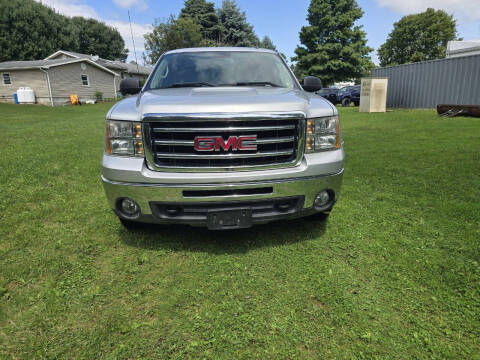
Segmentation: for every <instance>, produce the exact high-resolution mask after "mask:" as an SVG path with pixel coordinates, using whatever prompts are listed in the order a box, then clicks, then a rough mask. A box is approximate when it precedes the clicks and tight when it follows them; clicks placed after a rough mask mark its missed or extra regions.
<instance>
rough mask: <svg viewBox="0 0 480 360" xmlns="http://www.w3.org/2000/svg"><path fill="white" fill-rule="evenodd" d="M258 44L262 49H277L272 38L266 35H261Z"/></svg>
mask: <svg viewBox="0 0 480 360" xmlns="http://www.w3.org/2000/svg"><path fill="white" fill-rule="evenodd" d="M259 46H260V47H261V48H263V49H270V50H275V51H277V47H276V46H275V45H274V44H273V41H272V39H270V38H269V37H268V36H264V37H263V39H262V41H260V45H259Z"/></svg>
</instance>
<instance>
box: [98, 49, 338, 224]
mask: <svg viewBox="0 0 480 360" xmlns="http://www.w3.org/2000/svg"><path fill="white" fill-rule="evenodd" d="M321 87H322V86H321V81H320V80H319V79H317V78H314V77H307V78H305V79H304V81H303V88H302V86H300V84H299V83H298V82H297V80H296V79H295V76H294V75H293V73H292V72H291V71H290V69H289V67H288V66H287V64H286V63H285V61H284V60H283V58H282V57H281V56H280V55H279V54H278V53H276V52H274V51H270V50H263V49H249V48H199V49H184V50H175V51H170V52H167V53H165V54H164V55H162V57H161V58H160V59H159V61H158V63H157V64H156V66H155V69H154V71H153V72H152V74H151V75H150V77H149V79H148V80H147V82H146V84H145V86H144V87H143V89H139V88H138V83H135V81H134V80H132V79H127V80H124V81H123V82H122V84H121V91H122V92H123V93H137V92H139V93H138V95H137V96H132V97H128V98H126V99H124V100H122V101H120V102H118V103H116V104H115V105H114V106H113V107H112V108H111V109H110V110H109V111H108V113H107V117H106V131H105V151H104V155H103V159H102V179H103V184H104V187H105V192H106V195H107V198H108V201H109V203H110V206H111V207H112V209H113V211H114V212H115V214H116V215H117V216H118V217H119V219H120V221H121V222H122V223H123V224H124V225H125V226H126V227H134V226H135V225H136V224H137V223H138V222H146V223H160V224H165V223H179V224H188V225H194V226H207V227H208V228H210V229H232V228H245V227H249V226H252V225H253V224H261V223H267V222H270V221H273V220H279V219H293V218H297V217H301V216H307V215H316V216H317V217H320V218H324V217H326V216H327V215H328V214H329V212H330V210H331V209H332V207H333V206H334V204H335V202H336V201H337V199H338V196H339V193H340V187H341V182H342V174H343V163H344V151H343V140H342V135H341V129H340V121H339V118H338V112H337V110H336V108H335V107H334V106H332V105H331V104H330V103H329V102H327V101H325V100H324V99H322V98H321V97H319V96H316V95H314V94H313V92H314V91H318V90H319V89H321Z"/></svg>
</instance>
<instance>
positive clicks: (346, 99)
mask: <svg viewBox="0 0 480 360" xmlns="http://www.w3.org/2000/svg"><path fill="white" fill-rule="evenodd" d="M351 103H352V100H350V98H345V99H343V100H342V106H344V107H347V106H350V104H351Z"/></svg>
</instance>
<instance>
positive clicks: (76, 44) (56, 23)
mask: <svg viewBox="0 0 480 360" xmlns="http://www.w3.org/2000/svg"><path fill="white" fill-rule="evenodd" d="M0 49H1V51H0V61H9V60H38V59H43V58H45V57H47V56H48V55H50V54H52V53H54V52H55V51H57V50H60V49H62V50H67V51H76V52H82V53H87V54H95V55H99V56H101V57H103V58H106V59H111V60H116V59H120V60H125V59H126V57H127V55H128V50H127V49H125V42H124V41H123V39H122V37H121V36H120V33H119V32H118V31H117V30H116V29H114V28H112V27H109V26H107V25H105V24H104V23H102V22H99V21H97V20H93V19H84V18H81V17H75V18H69V17H67V16H64V15H60V14H58V13H56V12H55V11H54V10H53V9H51V8H49V7H47V6H44V5H42V4H41V3H38V2H36V1H33V0H0Z"/></svg>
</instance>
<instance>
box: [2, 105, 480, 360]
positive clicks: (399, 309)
mask: <svg viewBox="0 0 480 360" xmlns="http://www.w3.org/2000/svg"><path fill="white" fill-rule="evenodd" d="M108 107H109V104H102V105H91V106H81V107H64V108H54V109H52V108H48V107H40V106H14V105H0V132H1V138H2V141H1V143H0V154H1V156H0V185H1V191H0V195H1V198H0V199H1V200H0V358H6V359H33V358H49V359H53V358H64V359H71V358H83V359H98V358H106V359H116V358H118V359H125V358H132V359H133V358H145V359H147V358H162V359H166V358H172V359H203V358H204V359H251V358H257V359H258V358H263V359H327V358H331V359H338V358H346V359H372V358H378V359H427V358H429V359H430V358H433V359H471V358H474V359H480V341H479V339H480V315H479V314H480V264H479V262H480V244H479V241H480V223H479V218H480V119H474V118H454V119H445V118H439V117H437V116H436V114H435V113H434V112H433V111H407V110H396V111H393V112H388V113H386V114H359V113H358V112H357V110H356V109H354V108H349V109H340V112H341V116H342V120H343V133H344V138H345V150H346V153H347V160H346V168H345V175H344V185H343V189H342V194H341V198H340V201H339V202H338V204H337V206H336V208H335V209H334V211H333V212H332V214H331V216H330V218H329V220H328V221H327V222H324V223H321V222H315V221H311V220H308V219H301V220H296V221H290V222H280V223H274V224H269V225H265V226H258V227H255V228H252V229H248V230H241V231H232V232H229V233H218V232H209V231H207V230H205V229H195V228H189V227H180V226H178V227H176V226H171V227H150V228H148V229H146V230H142V231H139V232H133V233H130V232H128V231H126V230H124V229H123V228H122V227H121V226H120V224H119V222H118V220H117V219H116V217H115V216H114V214H113V213H112V212H111V210H110V209H109V207H108V204H107V201H106V199H105V197H104V194H103V188H102V184H101V181H100V158H101V152H102V136H103V118H104V115H105V113H106V111H107V109H108Z"/></svg>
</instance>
